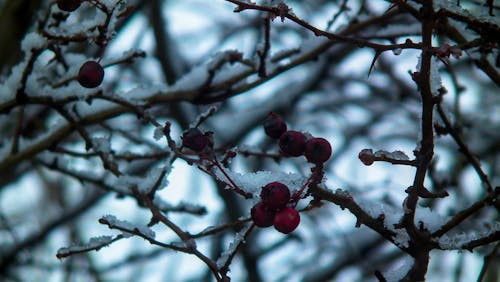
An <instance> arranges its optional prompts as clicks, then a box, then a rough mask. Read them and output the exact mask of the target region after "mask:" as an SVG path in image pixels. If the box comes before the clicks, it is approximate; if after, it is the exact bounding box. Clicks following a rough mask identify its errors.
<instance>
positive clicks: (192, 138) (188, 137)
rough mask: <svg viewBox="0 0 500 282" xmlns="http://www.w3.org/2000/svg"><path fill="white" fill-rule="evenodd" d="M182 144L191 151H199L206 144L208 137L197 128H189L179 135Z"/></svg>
mask: <svg viewBox="0 0 500 282" xmlns="http://www.w3.org/2000/svg"><path fill="white" fill-rule="evenodd" d="M181 139H182V145H184V147H187V148H189V149H191V150H193V151H196V152H200V151H202V150H203V149H205V147H206V146H207V145H208V141H209V140H208V137H207V136H206V135H205V134H203V132H201V130H199V129H198V128H190V129H188V130H187V131H186V132H184V134H183V135H182V137H181Z"/></svg>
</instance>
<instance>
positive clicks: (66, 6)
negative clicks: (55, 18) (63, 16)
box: [57, 0, 81, 12]
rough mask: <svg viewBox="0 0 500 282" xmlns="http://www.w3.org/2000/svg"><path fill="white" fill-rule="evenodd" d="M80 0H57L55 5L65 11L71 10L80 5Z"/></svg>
mask: <svg viewBox="0 0 500 282" xmlns="http://www.w3.org/2000/svg"><path fill="white" fill-rule="evenodd" d="M80 4H81V0H57V7H59V9H61V10H63V11H66V12H73V11H74V10H76V9H78V7H80Z"/></svg>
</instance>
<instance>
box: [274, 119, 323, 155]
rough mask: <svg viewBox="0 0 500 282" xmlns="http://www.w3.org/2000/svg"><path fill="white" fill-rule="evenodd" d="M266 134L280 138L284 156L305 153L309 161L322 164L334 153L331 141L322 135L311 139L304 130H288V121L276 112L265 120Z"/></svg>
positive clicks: (279, 141)
mask: <svg viewBox="0 0 500 282" xmlns="http://www.w3.org/2000/svg"><path fill="white" fill-rule="evenodd" d="M264 131H265V132H266V135H267V136H269V137H271V138H273V139H278V145H279V148H280V153H281V154H282V155H284V156H292V157H299V156H301V155H304V156H305V157H306V159H307V161H308V162H310V163H314V164H322V163H324V162H326V161H327V160H328V159H329V158H330V157H331V155H332V147H331V146H330V143H329V142H328V141H327V140H326V139H324V138H320V137H313V138H310V139H309V140H308V139H307V137H306V135H304V134H303V133H302V132H299V131H295V130H287V126H286V123H285V122H284V121H283V120H282V119H281V118H280V117H278V115H276V114H275V113H269V115H268V116H267V118H266V119H265V120H264Z"/></svg>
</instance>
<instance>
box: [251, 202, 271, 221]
mask: <svg viewBox="0 0 500 282" xmlns="http://www.w3.org/2000/svg"><path fill="white" fill-rule="evenodd" d="M275 214H276V212H274V211H272V210H270V209H269V208H268V207H267V206H266V205H265V204H264V203H262V202H260V203H257V204H256V205H255V206H253V207H252V209H251V210H250V215H251V216H252V221H253V223H255V225H257V226H258V227H269V226H271V225H273V223H274V215H275Z"/></svg>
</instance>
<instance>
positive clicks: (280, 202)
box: [260, 182, 290, 210]
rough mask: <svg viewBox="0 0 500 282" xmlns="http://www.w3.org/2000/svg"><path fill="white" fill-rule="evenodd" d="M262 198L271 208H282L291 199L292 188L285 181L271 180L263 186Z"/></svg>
mask: <svg viewBox="0 0 500 282" xmlns="http://www.w3.org/2000/svg"><path fill="white" fill-rule="evenodd" d="M260 198H261V199H262V203H264V204H265V205H266V206H267V207H269V209H272V210H278V209H282V208H284V207H285V206H286V204H287V203H288V201H290V190H289V189H288V187H287V186H286V185H285V184H283V183H280V182H271V183H269V184H267V185H266V186H264V187H262V190H261V191H260Z"/></svg>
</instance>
